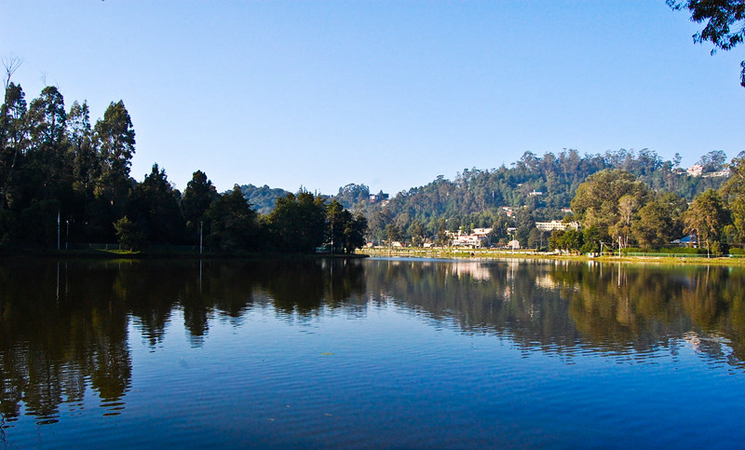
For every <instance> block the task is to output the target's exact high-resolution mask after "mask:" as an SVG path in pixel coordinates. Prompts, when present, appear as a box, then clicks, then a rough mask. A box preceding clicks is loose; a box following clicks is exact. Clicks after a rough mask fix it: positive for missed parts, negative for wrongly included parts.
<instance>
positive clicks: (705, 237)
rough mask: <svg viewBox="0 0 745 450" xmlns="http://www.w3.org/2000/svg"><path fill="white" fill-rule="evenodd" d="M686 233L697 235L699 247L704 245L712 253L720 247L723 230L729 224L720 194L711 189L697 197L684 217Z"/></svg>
mask: <svg viewBox="0 0 745 450" xmlns="http://www.w3.org/2000/svg"><path fill="white" fill-rule="evenodd" d="M683 220H684V223H685V231H686V232H687V233H695V234H696V236H697V238H698V242H699V245H700V244H701V243H704V244H705V245H706V249H707V251H709V252H711V251H712V249H713V248H714V247H713V246H714V244H717V246H716V247H718V245H719V243H720V239H721V235H722V230H723V229H724V227H725V226H726V225H727V224H728V221H729V213H728V211H727V209H726V207H725V205H724V201H723V200H722V197H721V195H719V192H717V191H715V190H714V189H709V190H708V191H706V192H704V193H703V194H701V195H699V196H698V197H696V199H695V200H694V201H693V203H692V204H691V206H690V207H689V208H688V211H686V214H685V217H684V219H683Z"/></svg>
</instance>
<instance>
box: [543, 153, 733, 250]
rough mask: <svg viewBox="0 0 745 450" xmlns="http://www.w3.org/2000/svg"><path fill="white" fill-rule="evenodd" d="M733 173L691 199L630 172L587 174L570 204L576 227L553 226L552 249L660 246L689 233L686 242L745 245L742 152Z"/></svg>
mask: <svg viewBox="0 0 745 450" xmlns="http://www.w3.org/2000/svg"><path fill="white" fill-rule="evenodd" d="M729 170H730V172H731V176H730V177H729V178H728V179H727V181H726V183H724V184H723V185H722V186H721V187H720V188H719V189H707V190H706V191H704V192H703V193H701V194H700V195H698V196H697V197H696V198H694V199H693V201H692V202H691V203H690V204H689V203H688V202H687V201H686V199H685V198H683V197H680V196H678V195H677V194H676V193H674V192H667V191H655V190H654V189H651V188H650V187H649V186H648V185H647V184H645V183H644V182H643V181H642V180H640V179H639V178H637V177H635V176H634V175H633V174H632V173H630V172H627V171H624V170H604V171H602V172H598V173H596V174H593V175H591V176H589V177H588V178H587V180H586V181H585V182H584V183H582V184H581V185H580V186H579V188H578V189H577V194H576V196H575V197H574V199H573V200H572V203H571V206H572V211H573V213H574V215H575V216H574V217H573V218H574V219H576V220H578V221H579V223H580V224H581V226H582V228H581V231H580V230H567V231H554V232H553V233H552V235H551V236H550V238H549V246H550V247H551V248H562V249H565V250H569V251H579V252H583V253H585V252H599V251H602V247H603V245H605V246H606V247H607V248H613V247H616V248H618V249H624V248H626V249H628V248H629V247H639V249H640V250H645V251H648V250H651V249H660V248H663V247H665V246H668V245H669V244H670V243H671V242H673V241H674V240H679V239H681V238H683V237H684V236H686V235H688V236H691V238H692V239H691V241H690V242H689V244H690V245H692V246H696V247H699V248H704V249H706V251H707V253H709V254H715V255H722V254H725V255H726V254H728V253H729V252H730V250H731V248H732V247H737V248H742V247H743V246H744V245H745V152H743V153H740V155H738V156H737V157H735V158H734V159H733V160H732V161H731V163H730V164H729Z"/></svg>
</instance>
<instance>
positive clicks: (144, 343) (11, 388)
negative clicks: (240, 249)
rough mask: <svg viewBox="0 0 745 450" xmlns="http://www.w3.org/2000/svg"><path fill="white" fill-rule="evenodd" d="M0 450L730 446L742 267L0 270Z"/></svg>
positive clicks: (742, 381) (741, 336) (740, 373)
mask: <svg viewBox="0 0 745 450" xmlns="http://www.w3.org/2000/svg"><path fill="white" fill-rule="evenodd" d="M0 370H1V371H2V374H1V375H2V376H1V380H2V381H1V382H2V385H1V395H2V397H1V399H0V400H1V404H0V407H1V409H0V412H1V413H2V417H1V418H0V420H1V422H0V427H1V428H0V433H1V435H0V438H1V440H2V441H1V442H0V449H2V448H7V449H15V448H24V449H26V448H83V449H85V448H91V449H92V448H108V449H115V448H166V447H168V448H184V449H185V448H195V449H196V448H199V449H202V448H205V447H213V448H256V449H315V448H328V449H355V448H369V449H492V448H493V449H510V448H520V449H521V448H525V449H531V448H551V449H553V448H557V449H576V448H623V449H626V448H632V447H634V448H657V449H659V448H674V449H681V448H707V449H718V448H721V449H729V448H743V447H745V427H744V426H743V424H745V401H744V400H743V399H745V272H744V271H743V269H742V268H724V267H704V266H702V267H689V266H678V267H662V266H655V265H643V266H629V265H621V264H597V263H595V264H588V263H569V262H556V263H555V262H543V263H542V262H529V261H516V260H514V261H433V260H429V261H428V260H385V259H367V260H304V261H295V260H276V261H275V260H272V261H269V260H267V261H251V262H246V261H238V260H234V261H215V260H208V261H204V262H201V263H200V262H199V261H140V262H134V261H121V262H112V261H82V262H81V261H74V262H73V261H68V262H65V261H62V262H56V261H43V262H38V261H36V262H34V261H29V260H4V261H1V262H0Z"/></svg>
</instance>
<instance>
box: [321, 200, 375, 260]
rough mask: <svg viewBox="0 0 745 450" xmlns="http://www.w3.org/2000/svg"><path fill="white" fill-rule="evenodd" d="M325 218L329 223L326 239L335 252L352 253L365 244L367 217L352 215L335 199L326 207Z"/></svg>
mask: <svg viewBox="0 0 745 450" xmlns="http://www.w3.org/2000/svg"><path fill="white" fill-rule="evenodd" d="M326 219H327V221H328V224H329V228H328V232H329V237H328V240H329V241H330V242H331V245H332V248H333V249H334V251H336V252H341V253H352V252H353V251H354V250H355V249H357V248H359V247H362V246H363V245H364V244H365V238H364V236H365V231H366V229H367V219H365V218H364V217H363V216H362V215H357V217H353V216H352V213H350V212H349V210H347V209H344V207H343V206H342V205H341V203H339V202H338V201H337V200H333V201H332V202H331V203H330V204H329V205H328V206H327V207H326Z"/></svg>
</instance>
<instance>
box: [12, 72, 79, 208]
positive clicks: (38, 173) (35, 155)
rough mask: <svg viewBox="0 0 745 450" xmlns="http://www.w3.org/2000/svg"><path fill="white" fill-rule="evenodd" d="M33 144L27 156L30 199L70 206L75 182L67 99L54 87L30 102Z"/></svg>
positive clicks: (30, 130)
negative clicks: (54, 201) (69, 143)
mask: <svg viewBox="0 0 745 450" xmlns="http://www.w3.org/2000/svg"><path fill="white" fill-rule="evenodd" d="M27 121H28V127H29V133H30V140H31V145H30V148H29V151H28V155H27V158H26V168H25V169H26V174H25V177H24V178H25V181H26V183H25V185H26V190H27V192H28V193H27V197H28V201H30V202H33V201H39V200H49V199H52V198H57V199H60V200H63V197H66V198H64V200H65V201H64V202H63V205H62V206H63V208H65V209H67V208H69V206H70V205H69V203H70V201H71V198H70V197H71V192H72V183H73V178H72V176H73V173H72V168H73V165H72V163H73V158H72V157H71V156H72V155H71V154H70V153H69V151H68V150H69V145H68V142H67V134H66V121H67V112H66V111H65V100H64V97H63V96H62V94H61V93H60V92H59V90H58V89H57V88H56V87H54V86H47V87H45V88H44V89H42V91H41V95H40V96H39V97H38V98H35V99H34V100H33V101H31V104H30V105H29V109H28V115H27Z"/></svg>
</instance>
